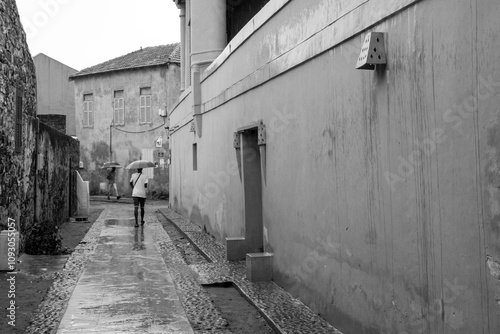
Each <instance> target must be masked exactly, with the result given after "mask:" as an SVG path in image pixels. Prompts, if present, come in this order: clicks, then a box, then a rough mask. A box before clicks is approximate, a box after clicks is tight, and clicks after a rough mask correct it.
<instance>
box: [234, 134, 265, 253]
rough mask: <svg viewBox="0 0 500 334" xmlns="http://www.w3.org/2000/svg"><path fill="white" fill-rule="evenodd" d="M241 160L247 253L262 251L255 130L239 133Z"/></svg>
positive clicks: (260, 174)
mask: <svg viewBox="0 0 500 334" xmlns="http://www.w3.org/2000/svg"><path fill="white" fill-rule="evenodd" d="M240 140H241V160H242V175H243V192H244V194H243V197H244V217H245V243H246V247H245V248H246V251H247V253H261V252H263V251H264V235H263V229H264V225H263V215H262V173H261V163H260V160H261V156H260V151H259V146H258V141H257V140H258V131H257V128H251V129H248V130H244V131H242V132H241V138H240Z"/></svg>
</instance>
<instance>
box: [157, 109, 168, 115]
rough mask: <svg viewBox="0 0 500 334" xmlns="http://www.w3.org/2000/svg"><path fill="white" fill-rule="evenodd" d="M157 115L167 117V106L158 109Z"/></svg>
mask: <svg viewBox="0 0 500 334" xmlns="http://www.w3.org/2000/svg"><path fill="white" fill-rule="evenodd" d="M158 115H159V116H161V117H167V108H165V109H158Z"/></svg>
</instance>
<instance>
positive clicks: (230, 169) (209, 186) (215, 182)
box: [184, 110, 296, 209]
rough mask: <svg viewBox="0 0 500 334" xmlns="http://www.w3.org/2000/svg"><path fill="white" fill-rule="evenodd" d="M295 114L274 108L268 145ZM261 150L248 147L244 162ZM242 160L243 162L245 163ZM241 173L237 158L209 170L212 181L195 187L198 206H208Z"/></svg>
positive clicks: (268, 131)
mask: <svg viewBox="0 0 500 334" xmlns="http://www.w3.org/2000/svg"><path fill="white" fill-rule="evenodd" d="M295 118H296V116H295V115H292V114H287V113H283V112H282V111H280V110H273V116H272V117H271V118H270V119H269V122H268V123H267V124H266V143H267V144H266V145H269V144H270V143H272V142H273V141H274V140H275V138H276V136H277V135H278V134H279V133H280V132H282V131H283V130H284V129H285V128H286V127H288V126H289V125H290V123H291V121H292V120H294V119H295ZM259 154H260V152H258V151H256V150H253V149H248V150H245V151H244V152H243V156H242V157H241V159H242V160H243V161H244V162H252V161H254V159H256V158H257V157H258V156H259ZM243 161H242V163H243ZM237 175H239V166H238V161H237V160H236V158H235V159H232V160H229V161H228V162H227V164H226V168H225V169H224V170H221V171H219V172H216V173H214V172H209V173H208V176H209V177H210V179H211V181H209V182H207V183H205V184H204V185H203V186H202V187H201V188H195V189H194V192H193V196H194V197H193V198H194V200H195V202H196V203H197V205H198V208H200V209H205V208H207V207H208V205H209V203H210V201H211V200H213V199H215V198H217V197H218V196H219V195H220V194H221V192H222V191H223V190H224V189H225V188H226V187H227V186H229V184H230V183H231V178H232V177H234V176H237ZM184 200H185V201H186V202H189V195H188V194H184Z"/></svg>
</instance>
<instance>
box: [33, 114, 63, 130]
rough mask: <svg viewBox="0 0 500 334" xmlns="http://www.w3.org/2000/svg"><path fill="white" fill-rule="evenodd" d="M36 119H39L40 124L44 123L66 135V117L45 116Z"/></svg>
mask: <svg viewBox="0 0 500 334" xmlns="http://www.w3.org/2000/svg"><path fill="white" fill-rule="evenodd" d="M38 118H39V119H40V122H42V123H45V124H47V125H49V126H50V127H52V128H54V129H56V130H58V131H61V132H62V133H66V115H57V114H47V115H38Z"/></svg>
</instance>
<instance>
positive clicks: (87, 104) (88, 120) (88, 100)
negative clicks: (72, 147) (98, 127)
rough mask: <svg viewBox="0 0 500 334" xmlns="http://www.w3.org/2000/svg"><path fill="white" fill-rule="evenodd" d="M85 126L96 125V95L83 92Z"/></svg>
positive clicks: (83, 121)
mask: <svg viewBox="0 0 500 334" xmlns="http://www.w3.org/2000/svg"><path fill="white" fill-rule="evenodd" d="M82 123H83V127H84V128H93V127H94V95H92V94H83V120H82Z"/></svg>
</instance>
